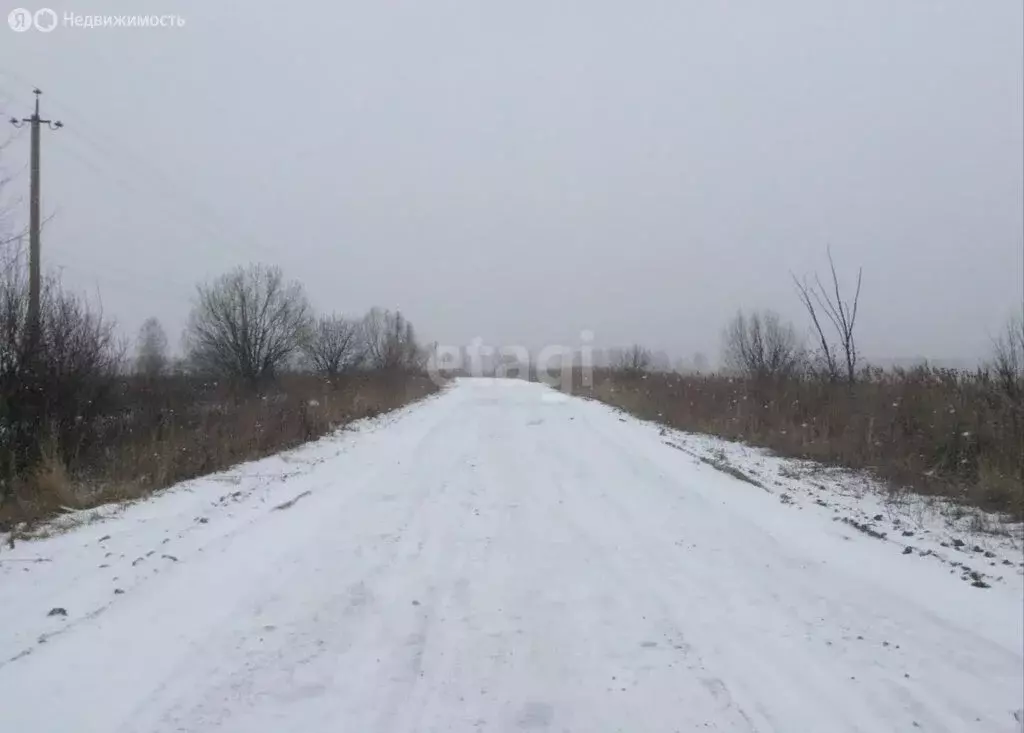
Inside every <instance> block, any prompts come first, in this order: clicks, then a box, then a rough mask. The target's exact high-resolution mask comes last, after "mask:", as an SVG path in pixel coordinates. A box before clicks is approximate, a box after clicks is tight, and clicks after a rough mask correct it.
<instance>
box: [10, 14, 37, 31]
mask: <svg viewBox="0 0 1024 733" xmlns="http://www.w3.org/2000/svg"><path fill="white" fill-rule="evenodd" d="M7 25H9V26H11V30H13V31H17V32H18V33H24V32H25V31H27V30H28V29H29V28H31V27H32V13H31V11H28V10H25V8H15V9H14V10H12V11H11V12H10V13H9V14H8V15H7Z"/></svg>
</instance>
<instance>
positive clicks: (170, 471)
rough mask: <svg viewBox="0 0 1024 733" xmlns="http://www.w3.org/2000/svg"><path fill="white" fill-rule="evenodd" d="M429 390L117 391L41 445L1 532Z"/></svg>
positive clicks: (193, 384)
mask: <svg viewBox="0 0 1024 733" xmlns="http://www.w3.org/2000/svg"><path fill="white" fill-rule="evenodd" d="M436 390H437V387H436V386H435V385H434V384H433V382H431V380H430V379H428V378H427V377H425V376H422V375H416V374H384V373H365V374H358V375H352V376H347V377H341V378H336V379H334V380H327V379H324V378H322V377H316V376H312V375H290V376H286V377H284V378H282V379H281V380H279V381H278V382H276V383H275V384H274V385H272V386H270V387H268V388H267V389H265V390H262V391H260V392H254V391H251V390H240V389H236V388H234V387H232V386H231V385H226V384H219V383H216V382H211V381H204V380H201V379H198V378H194V377H167V378H163V379H159V380H156V381H154V380H147V379H143V378H137V377H130V378H125V379H124V380H122V381H121V382H120V383H119V385H118V392H117V397H116V399H114V400H112V401H111V407H110V408H109V409H108V410H107V412H106V414H104V415H103V416H102V417H101V418H100V419H98V420H96V421H95V425H94V426H93V427H92V429H91V430H89V431H88V432H86V433H75V434H74V439H73V440H65V441H64V443H63V445H61V446H60V448H59V449H58V448H57V447H56V445H53V446H49V447H48V448H47V450H46V451H44V459H43V460H42V462H41V463H40V464H39V465H38V467H37V468H36V469H35V470H34V471H33V472H32V473H31V474H29V475H27V476H23V477H19V478H18V479H17V480H16V481H15V482H14V484H13V488H14V490H13V492H12V496H11V498H10V499H9V500H8V501H7V502H6V504H4V505H3V506H2V507H0V529H3V528H5V527H10V526H12V525H13V524H15V523H18V522H29V523H31V522H34V521H36V520H39V519H43V518H47V517H52V516H54V515H55V514H57V513H59V512H61V511H62V510H64V509H67V508H73V509H82V508H88V507H93V506H97V505H99V504H103V503H108V502H111V501H122V500H128V499H133V498H137V497H140V496H144V495H146V494H148V493H150V492H152V491H155V490H157V489H161V488H164V487H166V486H169V485H171V484H174V483H177V482H179V481H184V480H187V479H190V478H194V477H196V476H201V475H204V474H207V473H212V472H214V471H219V470H223V469H225V468H229V467H230V466H232V465H235V464H237V463H240V462H243V461H248V460H254V459H257V458H262V457H264V456H267V455H270V454H273V453H277V452H280V451H282V450H286V449H288V448H292V447H295V446H297V445H300V444H302V443H305V442H307V441H310V440H313V439H315V438H318V437H320V436H323V435H325V434H327V433H329V432H331V431H332V430H335V429H337V428H339V427H342V426H344V425H346V424H347V423H350V422H352V421H353V420H358V419H360V418H365V417H372V416H374V415H378V414H381V413H384V412H388V411H390V410H393V409H395V408H397V407H401V406H402V405H405V404H408V403H409V402H412V401H414V400H417V399H420V398H422V397H425V396H427V395H429V394H431V393H433V392H435V391H436Z"/></svg>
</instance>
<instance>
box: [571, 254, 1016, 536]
mask: <svg viewBox="0 0 1024 733" xmlns="http://www.w3.org/2000/svg"><path fill="white" fill-rule="evenodd" d="M829 264H830V266H831V265H832V260H831V256H830V257H829ZM826 282H827V285H826V284H825V283H823V282H822V280H821V279H820V278H818V277H813V278H808V279H800V280H798V279H796V278H794V284H795V286H796V293H797V296H798V297H799V299H800V302H801V303H802V304H803V305H804V308H805V310H806V312H807V315H808V321H809V329H808V331H809V337H808V338H807V339H804V338H803V337H802V336H801V331H800V330H799V329H798V328H797V327H795V326H793V325H792V324H789V323H785V322H783V320H782V319H781V318H780V317H779V316H778V315H777V314H775V313H772V312H771V311H763V310H762V311H753V312H748V313H743V312H741V313H738V314H737V315H736V316H735V318H733V320H732V321H731V322H730V323H728V324H727V325H726V327H725V329H724V332H723V348H722V363H723V367H724V368H723V369H722V371H721V372H718V373H709V372H691V373H686V374H683V373H678V372H668V371H657V370H654V369H653V368H652V367H651V362H652V360H651V357H650V353H649V352H648V351H647V350H646V349H644V348H643V347H641V346H633V347H630V348H629V349H627V350H626V351H624V352H623V354H622V356H621V357H620V358H618V359H617V360H613V361H612V364H611V366H610V367H609V368H605V369H598V370H597V371H596V372H595V374H594V378H593V383H592V384H591V385H589V386H582V387H581V386H578V385H580V384H581V383H582V379H580V378H577V379H574V380H573V384H574V385H577V387H576V390H577V392H578V393H582V394H585V395H588V396H591V397H594V398H596V399H598V400H601V401H603V402H606V403H608V404H610V405H614V406H616V407H619V408H622V409H623V410H626V411H627V412H630V413H632V414H634V415H636V416H638V417H641V418H644V419H649V420H654V421H658V422H660V423H663V424H665V425H667V426H670V427H672V428H677V429H681V430H686V431H692V432H700V433H709V434H711V435H716V436H719V437H722V438H726V439H728V440H740V441H745V442H747V443H749V444H751V445H755V446H761V447H765V448H769V449H771V450H773V451H776V452H777V453H779V454H780V455H783V456H786V457H795V458H807V459H813V460H816V461H821V462H823V463H826V464H831V465H836V466H842V467H847V468H853V469H867V470H869V471H871V472H872V473H873V474H874V475H876V476H877V477H879V478H880V479H883V480H884V481H886V482H887V483H888V485H889V486H891V487H892V490H893V491H894V492H897V493H899V492H905V491H913V492H917V493H920V494H924V495H931V496H938V497H944V498H948V499H951V500H953V501H955V502H960V503H963V504H964V505H966V506H972V507H978V508H982V509H985V510H988V511H994V512H999V513H1002V514H1004V515H1006V517H1007V518H1009V519H1014V520H1018V521H1019V520H1024V313H1022V314H1021V315H1019V316H1017V317H1016V318H1014V319H1012V320H1011V321H1010V323H1008V324H1007V325H1006V328H1005V330H1004V331H1003V333H1002V334H1001V335H999V336H998V337H996V338H995V339H994V342H993V346H992V354H991V358H990V359H989V360H988V362H987V363H986V364H984V365H982V366H980V367H978V368H977V369H975V370H972V371H964V370H956V369H944V368H937V367H932V366H928V365H921V366H917V367H914V368H908V369H899V368H896V369H880V368H877V367H873V366H871V365H870V364H866V363H863V359H862V358H861V355H860V353H859V352H858V350H857V340H856V335H857V333H856V323H857V320H856V319H857V310H858V301H859V297H860V284H861V275H860V273H858V274H857V277H856V281H855V283H856V284H855V286H854V288H852V289H851V290H850V292H849V294H844V292H843V288H842V287H841V284H840V278H839V277H838V276H837V275H836V272H835V268H834V266H831V267H830V277H829V278H828V279H827V280H826Z"/></svg>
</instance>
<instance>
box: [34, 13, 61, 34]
mask: <svg viewBox="0 0 1024 733" xmlns="http://www.w3.org/2000/svg"><path fill="white" fill-rule="evenodd" d="M32 20H33V21H34V22H35V24H36V28H38V29H39V30H40V31H42V32H43V33H49V32H50V31H52V30H53V29H54V28H56V27H57V14H56V13H55V12H53V11H52V10H50V9H49V8H40V9H39V10H37V11H36V14H35V15H33V16H32Z"/></svg>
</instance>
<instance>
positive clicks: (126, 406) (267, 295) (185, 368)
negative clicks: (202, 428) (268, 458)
mask: <svg viewBox="0 0 1024 733" xmlns="http://www.w3.org/2000/svg"><path fill="white" fill-rule="evenodd" d="M4 254H5V253H4V252H2V251H0V255H4ZM25 264H26V263H25V261H24V257H23V256H22V255H21V253H19V252H13V253H12V252H7V253H6V256H0V514H2V510H3V509H4V505H5V503H6V501H7V500H8V499H9V498H10V497H11V496H12V487H14V486H16V485H18V484H19V482H20V483H21V484H24V483H25V481H26V477H31V476H33V475H34V474H35V472H37V469H38V467H40V466H44V465H51V466H52V465H59V466H75V465H85V464H90V465H93V464H96V463H98V462H101V461H102V455H103V453H104V451H105V450H107V448H104V446H105V445H106V446H108V447H109V444H110V441H111V440H112V439H113V438H112V436H113V435H115V434H116V435H117V436H118V438H117V439H118V440H121V439H122V437H123V435H124V434H126V433H130V432H132V431H133V430H135V431H138V429H139V422H138V421H139V420H141V419H143V417H142V415H143V413H145V414H146V417H145V419H146V420H147V421H148V422H147V423H146V430H150V429H152V431H153V435H154V436H157V437H154V440H157V439H159V440H164V439H165V438H164V437H161V436H163V432H161V431H162V428H161V426H166V425H170V424H181V419H182V418H180V416H178V417H172V416H175V415H176V414H180V413H181V412H182V411H183V410H190V411H193V412H194V411H197V410H205V409H208V408H207V407H203V406H202V405H201V404H199V400H200V399H208V395H210V394H211V393H210V389H209V388H208V385H211V384H213V385H222V386H224V387H228V388H230V390H231V392H232V394H235V395H244V394H245V393H249V394H252V395H256V396H258V395H259V394H260V393H266V392H268V391H275V390H276V391H277V392H278V393H279V394H281V395H282V397H283V398H287V399H292V398H293V397H294V398H295V399H298V398H297V397H295V395H298V394H300V393H302V394H306V393H309V394H313V393H314V392H315V391H316V390H317V389H318V388H317V387H316V386H315V385H313V384H298V383H296V384H293V385H292V386H291V387H282V386H281V385H280V381H281V379H282V377H284V376H286V375H291V374H298V375H301V374H307V375H315V376H316V378H317V379H319V380H320V381H322V382H323V383H324V384H330V383H331V380H332V379H333V381H334V383H335V384H336V385H342V384H343V383H345V384H348V383H351V380H347V381H346V380H340V379H336V378H338V377H340V376H343V375H349V374H352V375H355V374H370V375H384V374H391V375H396V376H398V378H395V379H390V380H385V381H387V383H388V384H389V385H392V386H391V387H388V388H387V389H392V390H398V391H402V390H403V389H405V386H404V385H405V384H406V382H407V381H408V380H406V382H403V378H401V376H400V375H408V374H418V373H420V372H421V371H422V369H423V367H424V365H425V362H426V357H427V352H426V350H425V349H424V348H423V347H422V346H421V345H420V344H419V342H418V340H417V336H416V331H415V329H414V327H413V325H412V323H411V322H410V321H409V320H408V319H407V318H406V317H405V316H404V315H403V314H402V313H400V312H398V311H390V310H386V309H381V308H372V309H370V310H369V312H367V313H366V314H364V315H360V316H358V317H347V316H344V315H340V314H337V313H326V314H318V313H316V312H315V311H314V309H313V307H312V306H311V305H310V302H309V299H308V297H307V295H306V293H305V289H304V288H303V286H302V284H301V283H299V282H297V281H294V280H288V279H286V278H285V276H284V273H283V272H282V271H281V269H280V268H278V267H273V266H269V265H262V264H254V265H248V266H244V267H238V268H236V269H234V270H232V271H230V272H228V273H225V274H224V275H222V276H220V277H218V278H216V279H214V280H212V281H210V282H207V283H203V284H201V285H199V286H198V287H197V289H196V292H195V295H194V298H193V300H192V305H191V311H190V313H189V318H188V322H187V327H186V329H185V333H184V337H183V351H184V354H183V358H180V359H173V358H172V356H171V354H170V349H169V340H168V338H167V334H166V332H165V330H164V329H163V327H162V326H161V324H160V323H159V322H158V321H157V320H156V319H154V318H151V319H148V320H147V321H146V322H145V323H144V324H143V326H142V328H141V329H140V332H139V335H138V339H137V343H136V345H135V348H134V353H132V351H133V349H132V348H131V345H130V344H129V343H128V342H127V341H125V340H124V339H122V338H120V337H119V336H118V334H117V332H116V328H115V323H114V321H113V320H111V319H110V318H108V317H106V316H105V315H104V314H103V312H102V311H100V310H97V309H95V308H94V307H92V306H91V305H90V304H89V303H88V302H87V301H86V300H85V299H84V298H82V297H81V296H80V295H78V294H76V293H73V292H71V291H69V290H68V289H67V288H65V287H64V286H63V284H62V283H61V282H60V280H59V279H57V278H55V277H53V276H48V277H45V278H44V280H43V282H42V287H41V303H40V315H39V327H38V331H37V335H36V337H35V338H30V334H29V332H28V319H27V313H28V299H29V287H28V278H27V267H26V266H25ZM182 380H185V381H182ZM379 381H380V380H378V382H379ZM147 385H148V386H147ZM375 389H376V387H375ZM288 391H291V392H294V395H286V394H284V393H285V392H288ZM378 391H379V390H378ZM200 395H202V398H201V397H200ZM216 399H222V397H216ZM232 399H234V403H232V404H236V405H237V404H240V403H239V402H238V400H239V399H243V398H242V397H235V398H232ZM389 400H391V397H390V396H386V395H385V396H377V397H375V398H374V403H375V404H385V403H387V404H391V402H389ZM293 401H294V400H293ZM317 401H320V402H323V398H322V397H318V398H317ZM225 404H226V403H225ZM298 404H299V403H296V405H298ZM332 405H333V407H332V409H334V410H335V411H336V412H337V419H338V420H341V419H347V416H350V415H354V414H355V412H354V408H352V407H351V405H349V404H348V403H346V402H345V401H344V400H343V399H342V398H341V397H339V398H337V399H335V400H334V402H332ZM295 409H296V410H298V409H299V408H298V407H295ZM293 411H294V410H293ZM300 412H301V410H300ZM322 412H325V411H322ZM300 418H301V419H300ZM239 419H241V418H239ZM289 419H292V418H289ZM335 421H336V420H335V418H334V417H331V418H330V419H323V420H320V421H319V422H316V432H322V431H323V430H327V429H329V425H330V424H331V423H332V422H335ZM292 422H293V423H295V424H296V425H297V427H295V428H294V429H293V430H292V432H291V433H289V438H288V440H291V439H292V437H291V436H292V435H294V434H298V433H300V432H301V431H303V430H306V428H305V427H303V426H305V425H309V424H313V423H311V422H310V418H308V417H303V416H302V415H299V417H296V418H294V419H292ZM193 423H194V424H197V425H198V424H199V423H198V422H195V421H193ZM193 423H189V424H193ZM117 426H119V427H117ZM115 427H116V430H115ZM289 429H291V428H289ZM310 434H313V433H310ZM261 440H262V441H264V443H261V447H260V450H269V449H270V445H271V443H270V442H268V441H267V440H266V439H264V438H261ZM218 461H219V462H224V461H227V458H226V457H225V458H223V459H221V458H218ZM211 465H212V464H211ZM189 470H192V468H191V467H190V469H189ZM195 470H198V468H197V469H195Z"/></svg>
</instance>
